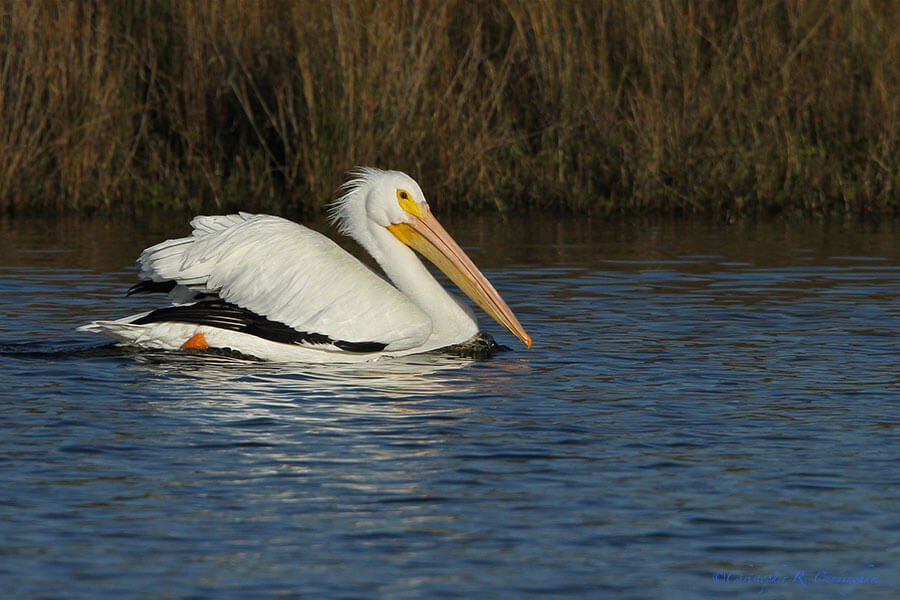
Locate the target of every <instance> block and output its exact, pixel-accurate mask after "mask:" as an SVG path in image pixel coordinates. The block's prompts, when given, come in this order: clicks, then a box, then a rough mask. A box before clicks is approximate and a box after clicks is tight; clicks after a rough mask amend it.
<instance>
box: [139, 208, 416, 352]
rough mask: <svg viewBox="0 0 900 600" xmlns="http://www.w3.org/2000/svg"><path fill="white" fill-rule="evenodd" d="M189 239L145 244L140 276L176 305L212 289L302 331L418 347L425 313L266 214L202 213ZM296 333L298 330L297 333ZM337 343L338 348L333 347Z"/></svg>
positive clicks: (327, 243) (333, 247) (343, 256)
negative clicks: (170, 285)
mask: <svg viewBox="0 0 900 600" xmlns="http://www.w3.org/2000/svg"><path fill="white" fill-rule="evenodd" d="M191 226H192V227H193V229H194V231H193V233H192V234H191V235H190V236H189V237H184V238H179V239H174V240H168V241H165V242H162V243H160V244H157V245H155V246H152V247H150V248H147V249H146V250H144V252H143V253H142V254H141V257H140V259H139V260H138V263H139V264H140V267H141V272H140V275H141V278H142V279H149V280H152V281H154V282H167V281H173V282H175V283H176V284H177V286H176V287H175V288H174V289H173V290H172V292H171V293H172V297H173V299H174V300H175V301H176V303H178V302H179V301H181V302H183V301H186V300H190V299H193V298H196V297H198V296H200V295H212V296H216V297H218V298H219V299H221V300H223V301H224V302H226V303H229V304H232V305H235V306H236V307H240V308H241V309H244V310H245V311H249V313H252V314H255V315H259V316H260V317H262V318H264V320H266V321H268V322H272V323H277V324H284V325H287V326H289V327H290V328H292V329H293V330H295V331H297V332H300V333H301V334H302V335H299V336H297V341H295V342H294V343H302V341H303V340H312V342H311V343H312V344H316V343H318V344H321V342H320V341H317V340H321V339H323V338H321V337H319V338H317V337H316V336H326V337H327V338H330V340H340V341H342V342H349V343H352V344H356V343H359V344H366V343H369V342H374V343H378V344H385V345H386V348H385V349H386V350H389V351H391V350H404V349H407V348H412V347H415V346H417V345H419V344H421V343H423V342H424V341H425V340H426V339H427V338H428V335H429V334H430V332H431V321H430V319H429V317H428V316H427V315H426V314H425V313H424V312H423V311H422V310H421V309H419V308H418V307H417V306H416V305H415V304H414V303H413V302H412V301H411V300H409V299H408V298H407V297H406V296H404V295H403V294H402V293H401V292H399V291H398V290H397V289H396V288H394V287H393V286H392V285H390V284H389V283H388V282H387V281H385V280H384V279H382V278H381V277H379V276H378V275H376V274H375V273H373V272H372V271H371V270H370V269H369V268H368V267H366V266H365V265H363V264H362V263H360V262H359V261H358V260H356V259H355V258H354V257H353V256H351V255H350V254H348V253H347V252H345V251H344V250H343V249H341V248H340V246H338V245H337V244H335V243H334V242H332V241H331V240H329V239H328V238H326V237H325V236H323V235H321V234H319V233H317V232H315V231H312V230H311V229H308V228H306V227H303V226H302V225H299V224H297V223H293V222H291V221H288V220H286V219H282V218H280V217H274V216H269V215H251V214H247V213H240V214H236V215H223V216H203V217H197V218H195V219H194V220H193V221H191ZM304 336H306V337H305V338H304ZM338 347H339V346H338Z"/></svg>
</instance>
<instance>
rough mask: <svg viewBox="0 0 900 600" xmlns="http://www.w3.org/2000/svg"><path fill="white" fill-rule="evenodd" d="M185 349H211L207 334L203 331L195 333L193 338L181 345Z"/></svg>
mask: <svg viewBox="0 0 900 600" xmlns="http://www.w3.org/2000/svg"><path fill="white" fill-rule="evenodd" d="M181 348H182V349H183V350H209V344H208V343H207V342H206V336H205V335H203V334H202V333H195V334H194V335H193V336H192V337H191V339H189V340H188V341H186V342H185V343H183V344H182V345H181Z"/></svg>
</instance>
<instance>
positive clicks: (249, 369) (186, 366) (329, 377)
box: [128, 352, 477, 405]
mask: <svg viewBox="0 0 900 600" xmlns="http://www.w3.org/2000/svg"><path fill="white" fill-rule="evenodd" d="M134 359H135V360H134V362H133V364H131V365H129V367H128V370H129V371H130V372H131V373H132V374H133V375H134V376H135V377H139V378H147V381H148V382H152V384H154V385H159V386H160V387H162V388H164V389H161V390H160V391H164V392H166V393H167V395H168V393H172V392H177V393H178V394H179V395H181V396H184V397H186V398H190V399H191V400H192V401H193V400H196V399H203V398H208V399H215V400H216V401H218V400H228V401H231V402H246V403H248V405H249V404H252V403H254V402H257V401H259V400H260V399H265V400H266V401H271V400H272V399H282V400H287V401H291V402H295V401H303V402H307V401H321V400H324V399H329V400H334V399H336V398H359V397H360V396H376V397H379V398H386V399H396V400H414V399H416V398H434V397H436V396H440V395H450V396H458V395H461V396H465V395H469V394H474V393H477V385H476V384H475V383H473V382H472V381H470V380H468V379H466V378H463V377H460V376H459V375H458V372H459V371H460V370H461V369H465V368H466V367H467V366H469V365H470V364H472V362H473V361H471V360H469V359H464V358H458V357H453V356H444V355H440V354H425V355H418V356H412V357H402V358H398V359H387V360H381V361H376V362H373V363H363V364H334V365H328V364H324V365H318V364H316V365H310V364H303V363H267V362H258V361H248V360H242V359H238V358H231V357H220V356H215V355H209V354H203V355H188V354H178V353H171V352H168V353H166V352H141V353H135V354H134Z"/></svg>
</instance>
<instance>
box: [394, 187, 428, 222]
mask: <svg viewBox="0 0 900 600" xmlns="http://www.w3.org/2000/svg"><path fill="white" fill-rule="evenodd" d="M397 202H398V203H399V204H400V208H402V209H403V210H405V211H406V212H408V213H409V214H411V215H415V216H417V217H421V216H422V209H421V208H420V207H419V203H418V202H416V201H415V200H413V197H412V194H410V193H409V192H407V191H406V190H397Z"/></svg>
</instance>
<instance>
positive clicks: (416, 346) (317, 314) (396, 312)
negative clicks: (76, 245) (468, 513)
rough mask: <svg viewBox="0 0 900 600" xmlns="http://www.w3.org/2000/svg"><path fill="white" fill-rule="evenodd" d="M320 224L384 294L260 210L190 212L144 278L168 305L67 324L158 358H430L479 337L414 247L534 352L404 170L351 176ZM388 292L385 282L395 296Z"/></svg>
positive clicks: (143, 265) (145, 255)
mask: <svg viewBox="0 0 900 600" xmlns="http://www.w3.org/2000/svg"><path fill="white" fill-rule="evenodd" d="M350 176H351V178H350V179H349V180H348V181H347V182H346V183H344V184H343V186H342V187H341V191H342V192H343V193H342V194H341V195H340V197H339V198H338V199H337V200H335V202H334V203H333V204H332V205H331V206H330V211H329V213H330V214H329V216H330V219H331V221H332V222H333V223H335V224H336V225H337V227H338V229H339V231H340V232H342V233H344V234H347V235H349V236H350V237H352V238H353V239H355V240H356V241H357V242H359V243H360V245H362V247H363V248H364V249H365V250H366V251H368V253H369V254H371V255H372V258H374V259H375V261H376V262H377V263H378V264H379V266H380V267H381V268H382V269H383V270H384V273H385V274H386V275H387V277H388V278H389V279H390V280H391V281H392V282H393V283H394V285H393V286H392V285H391V284H390V283H388V282H387V281H385V280H384V279H383V278H381V277H380V276H378V275H377V274H375V273H374V272H373V271H372V270H370V269H369V268H368V267H366V266H365V265H363V264H362V263H361V262H359V261H358V260H357V259H356V258H354V257H353V256H351V255H350V254H349V253H347V252H346V251H344V250H343V249H342V248H341V247H340V246H338V245H337V244H335V243H334V242H333V241H331V240H330V239H328V238H327V237H325V236H323V235H322V234H320V233H317V232H315V231H313V230H311V229H308V228H306V227H304V226H303V225H299V224H297V223H294V222H291V221H288V220H286V219H283V218H281V217H275V216H271V215H255V214H248V213H243V212H242V213H238V214H232V215H219V216H199V217H196V218H195V219H194V220H192V221H191V227H192V228H193V231H192V233H191V235H189V236H188V237H183V238H178V239H172V240H167V241H164V242H161V243H159V244H156V245H155V246H151V247H150V248H147V249H146V250H144V251H143V252H142V253H141V256H140V258H139V259H138V265H139V267H140V274H139V276H140V278H141V280H142V281H141V282H140V283H138V284H137V285H135V286H134V287H132V288H131V289H130V290H129V295H130V294H132V293H135V292H167V293H168V294H169V297H170V299H171V301H172V304H171V306H168V307H165V308H160V309H157V310H152V311H149V312H144V313H140V314H136V315H131V316H128V317H125V318H122V319H118V320H115V321H94V322H92V323H89V324H87V325H83V326H81V327H79V328H78V329H79V330H81V331H91V332H95V333H100V334H104V335H107V336H109V337H112V338H114V339H116V340H118V341H119V342H120V343H122V344H126V345H131V346H138V347H143V348H156V349H173V350H174V349H183V348H187V349H201V350H206V349H226V350H231V351H235V352H238V353H241V354H245V355H249V356H254V357H257V358H261V359H264V360H275V361H303V362H318V363H324V362H360V361H369V360H374V359H378V358H382V357H393V356H403V355H407V354H415V353H421V352H429V351H431V350H437V349H440V348H444V347H447V346H451V345H455V344H460V343H464V342H466V341H467V340H470V339H471V338H473V336H475V335H476V334H477V333H478V323H477V321H476V320H475V316H474V314H473V312H472V310H471V309H470V308H469V307H468V306H466V305H465V304H464V303H462V302H461V301H459V300H458V299H456V298H455V297H453V296H452V295H451V294H450V293H448V292H447V290H445V289H444V288H443V286H441V285H440V284H439V283H438V282H437V281H436V280H435V279H434V277H432V276H431V274H430V273H429V272H428V269H427V268H426V267H425V265H424V264H422V261H421V260H419V258H418V257H417V256H416V254H415V253H414V252H413V249H414V250H416V251H418V252H419V253H420V254H422V255H423V256H424V257H426V258H427V259H429V260H430V261H431V262H432V263H434V264H435V265H436V266H437V267H438V268H440V269H441V270H442V271H443V272H444V273H446V274H447V276H448V277H449V278H450V279H451V281H453V282H454V283H455V284H456V285H457V286H459V288H460V289H462V291H463V292H465V293H466V294H467V295H468V296H469V297H470V298H471V299H472V300H474V301H475V303H476V304H477V305H478V306H480V307H481V308H482V309H483V310H484V311H485V312H486V313H487V314H489V315H490V316H491V317H493V318H494V319H495V320H496V321H497V322H498V323H500V324H501V325H503V326H504V327H505V328H506V329H508V330H509V331H510V332H511V333H512V334H513V335H515V336H516V337H518V338H519V339H520V340H521V341H522V342H523V343H524V344H525V345H526V346H527V347H531V337H530V336H529V335H528V334H527V333H525V330H524V329H523V328H522V325H521V324H520V323H519V321H518V319H516V316H515V315H514V314H513V312H512V310H510V308H509V307H508V306H507V305H506V302H504V301H503V299H502V298H501V297H500V295H499V294H498V293H497V291H496V290H495V289H494V287H493V286H492V285H491V284H490V282H489V281H488V280H487V278H485V276H484V275H482V274H481V271H479V270H478V268H477V267H476V266H475V264H474V263H473V262H472V261H471V259H469V257H468V256H466V253H465V252H463V250H462V249H461V248H460V247H459V245H458V244H457V243H456V242H455V241H454V240H453V238H451V237H450V234H448V233H447V232H446V231H445V230H444V228H443V227H442V226H441V225H440V223H438V221H437V219H436V218H435V217H434V216H433V215H432V213H431V210H430V209H429V207H428V203H427V202H426V201H425V195H424V194H423V193H422V190H421V189H420V188H419V185H418V184H417V183H416V182H415V181H414V180H413V179H412V178H411V177H410V176H408V175H406V174H405V173H401V172H399V171H382V170H379V169H374V168H371V167H360V168H357V169H355V170H354V171H351V172H350ZM394 286H396V287H394Z"/></svg>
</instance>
